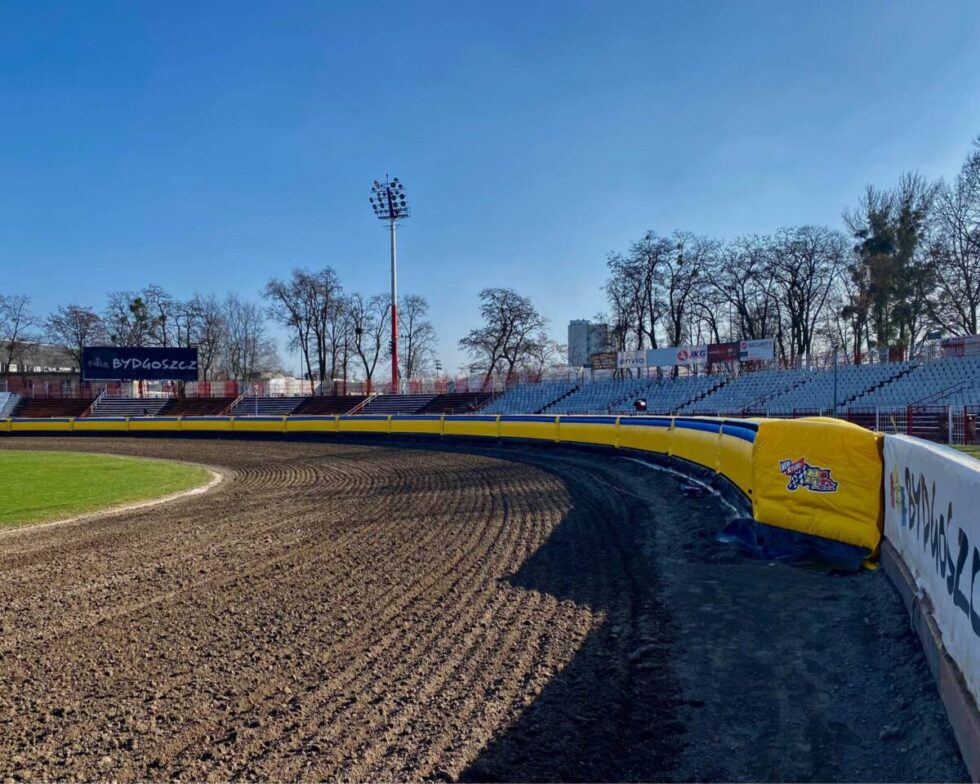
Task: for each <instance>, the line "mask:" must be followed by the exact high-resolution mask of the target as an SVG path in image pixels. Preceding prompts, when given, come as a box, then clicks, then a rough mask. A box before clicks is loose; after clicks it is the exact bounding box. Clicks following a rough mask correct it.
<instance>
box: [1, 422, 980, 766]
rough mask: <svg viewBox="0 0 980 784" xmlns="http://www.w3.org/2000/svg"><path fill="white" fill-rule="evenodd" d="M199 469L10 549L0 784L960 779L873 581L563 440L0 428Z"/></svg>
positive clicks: (905, 640) (913, 646) (892, 602)
mask: <svg viewBox="0 0 980 784" xmlns="http://www.w3.org/2000/svg"><path fill="white" fill-rule="evenodd" d="M80 445H81V446H82V447H83V448H84V449H85V450H86V451H100V452H109V453H115V454H125V455H146V456H151V457H162V458H176V459H180V460H188V461H197V462H200V463H204V464H207V465H209V466H216V467H218V468H219V469H220V470H222V471H223V472H224V473H225V474H226V479H225V481H223V482H222V483H221V484H219V485H218V486H217V487H216V488H215V489H214V490H212V491H211V492H209V493H207V494H205V495H203V496H197V497H191V498H186V499H182V500H178V501H175V502H173V503H169V504H166V505H162V506H157V507H151V508H147V509H142V510H136V511H133V512H127V513H124V514H117V515H114V516H110V517H105V518H96V519H91V520H87V521H85V522H82V523H79V524H69V525H64V526H55V527H51V528H43V529H37V530H23V531H15V532H10V533H2V534H0V780H7V779H12V780H20V779H31V780H40V779H43V778H48V779H59V780H65V779H84V780H93V779H116V780H123V781H126V780H163V779H175V778H177V779H183V780H206V779H210V780H228V779H237V780H255V779H263V780H265V779H272V780H277V781H281V780H323V779H346V780H355V781H363V780H372V781H373V780H406V779H410V780H415V779H439V780H454V779H463V780H481V781H511V780H520V781H544V780H592V781H604V780H691V779H710V780H799V781H809V780H821V781H835V780H841V781H894V780H903V781H910V780H923V781H924V780H930V781H947V780H965V779H966V777H967V774H966V770H965V769H964V767H963V763H962V761H961V759H960V757H959V754H958V752H957V750H956V745H955V742H954V740H953V737H952V733H951V730H950V728H949V726H948V723H947V721H946V719H945V716H944V713H943V710H942V706H941V704H940V702H939V700H938V697H937V694H936V689H935V687H934V686H933V684H932V681H931V679H930V676H929V672H928V669H927V667H926V664H925V661H924V659H923V657H922V655H921V653H920V652H919V650H918V648H917V643H916V641H915V639H914V637H913V636H912V634H911V633H910V631H909V625H908V622H907V620H906V618H905V615H904V609H903V607H902V604H901V601H900V599H899V597H898V596H897V594H896V593H895V592H894V590H893V589H892V587H891V586H890V584H889V583H888V581H887V579H886V578H885V576H884V575H883V574H882V573H880V572H877V573H872V572H864V573H862V574H858V575H834V574H829V573H827V572H825V571H820V570H808V569H802V568H794V567H788V566H779V565H769V564H767V563H764V562H758V561H751V560H747V559H746V558H744V557H743V556H741V555H740V554H738V553H737V552H735V551H734V550H732V549H730V548H729V547H726V546H724V545H721V544H718V543H716V542H715V541H714V538H713V537H714V534H715V533H717V531H718V530H719V529H720V528H721V526H722V525H723V524H724V519H725V513H724V510H723V508H722V507H721V506H720V505H719V504H718V503H717V502H716V501H714V500H712V499H711V498H700V499H690V498H686V497H685V496H683V495H682V494H681V493H680V492H679V486H680V481H679V480H678V479H676V478H674V477H672V476H670V475H667V474H663V473H659V472H656V471H653V470H652V469H650V468H649V467H647V466H645V465H641V464H638V463H635V462H631V461H627V460H622V459H618V458H610V457H607V456H595V455H590V454H587V453H580V452H574V451H569V450H562V449H502V448H500V449H486V450H474V449H469V450H458V451H452V452H450V451H437V450H429V449H424V448H390V447H381V446H368V445H362V444H357V443H349V442H338V443H329V444H317V443H275V442H265V441H263V442H259V441H256V442H232V441H167V440H149V439H146V440H126V439H85V440H84V441H82V442H81V444H80V442H79V441H78V440H68V439H12V438H11V439H0V449H18V448H29V449H72V448H74V449H78V448H79V447H80Z"/></svg>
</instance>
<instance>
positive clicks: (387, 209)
mask: <svg viewBox="0 0 980 784" xmlns="http://www.w3.org/2000/svg"><path fill="white" fill-rule="evenodd" d="M370 201H371V208H372V209H373V210H374V214H375V217H377V218H378V220H383V221H387V222H388V231H389V233H390V234H391V391H392V393H394V394H397V393H398V376H399V373H398V261H397V256H396V246H395V229H396V227H397V226H398V221H402V220H405V219H406V218H407V217H409V215H410V214H411V213H410V212H409V209H408V202H407V201H406V199H405V186H404V185H402V184H401V183H400V182H399V181H398V178H397V177H395V178H394V179H393V180H392V181H391V182H388V176H387V175H385V181H384V182H379V181H378V180H375V181H374V185H372V186H371V199H370Z"/></svg>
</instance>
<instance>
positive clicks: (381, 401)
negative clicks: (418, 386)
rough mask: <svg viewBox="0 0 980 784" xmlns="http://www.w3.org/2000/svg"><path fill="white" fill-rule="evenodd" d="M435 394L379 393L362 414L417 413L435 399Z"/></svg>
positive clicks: (362, 410) (363, 409)
mask: <svg viewBox="0 0 980 784" xmlns="http://www.w3.org/2000/svg"><path fill="white" fill-rule="evenodd" d="M435 398H436V396H435V395H378V396H377V397H376V398H374V400H372V401H370V402H369V403H368V404H367V405H366V406H364V408H362V409H361V411H360V413H362V414H415V413H418V412H419V411H420V410H421V409H423V408H425V407H426V406H427V405H428V404H429V403H431V402H432V401H433V400H435Z"/></svg>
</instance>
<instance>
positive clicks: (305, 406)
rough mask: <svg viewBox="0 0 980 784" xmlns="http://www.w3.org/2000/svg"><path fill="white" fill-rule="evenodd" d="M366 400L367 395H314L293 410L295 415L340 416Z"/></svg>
mask: <svg viewBox="0 0 980 784" xmlns="http://www.w3.org/2000/svg"><path fill="white" fill-rule="evenodd" d="M365 400H367V395H314V396H313V397H308V398H306V400H304V401H303V402H302V403H300V404H299V407H298V408H297V409H296V410H295V411H294V412H293V414H295V415H296V416H340V415H343V414H346V413H347V412H348V411H350V410H351V409H352V408H354V407H355V406H357V405H360V404H361V403H363V402H364V401H365Z"/></svg>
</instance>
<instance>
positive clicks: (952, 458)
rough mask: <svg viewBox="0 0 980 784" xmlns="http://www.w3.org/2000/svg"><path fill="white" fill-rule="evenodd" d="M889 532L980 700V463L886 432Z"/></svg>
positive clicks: (886, 491)
mask: <svg viewBox="0 0 980 784" xmlns="http://www.w3.org/2000/svg"><path fill="white" fill-rule="evenodd" d="M884 451H885V537H886V538H887V539H888V540H889V541H890V542H891V543H892V544H893V545H894V546H895V549H896V550H898V552H899V554H900V555H901V556H902V560H904V561H905V564H906V566H908V568H909V571H910V572H911V573H912V576H913V577H914V578H915V581H916V583H917V584H918V585H919V586H920V587H921V588H922V589H923V590H925V592H926V594H927V595H928V597H929V599H930V601H931V604H932V607H933V614H934V616H935V619H936V623H937V625H938V626H939V629H940V631H941V632H942V637H943V645H945V647H946V650H947V651H948V652H949V655H950V656H951V657H952V658H953V661H955V662H956V664H957V665H958V666H959V668H960V671H961V672H962V673H963V677H964V679H965V680H966V686H967V688H968V689H969V690H970V692H971V693H972V694H973V698H974V699H975V700H977V702H978V703H980V517H978V516H977V513H976V504H977V499H978V498H980V462H978V461H977V460H975V459H974V458H972V457H968V456H966V455H962V454H960V453H958V452H955V451H954V450H952V449H948V448H946V447H942V446H938V445H936V444H931V443H929V442H927V441H920V440H919V439H916V438H909V437H908V436H886V437H885V450H884Z"/></svg>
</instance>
